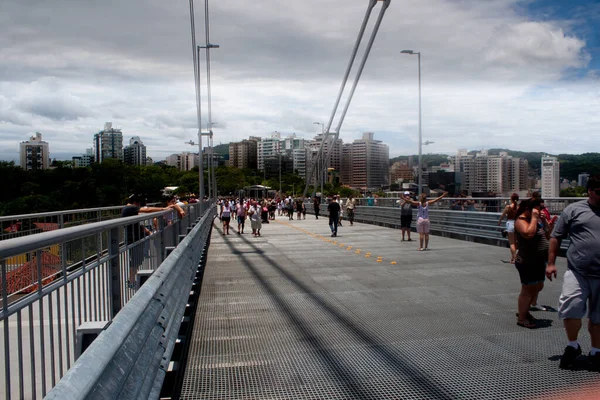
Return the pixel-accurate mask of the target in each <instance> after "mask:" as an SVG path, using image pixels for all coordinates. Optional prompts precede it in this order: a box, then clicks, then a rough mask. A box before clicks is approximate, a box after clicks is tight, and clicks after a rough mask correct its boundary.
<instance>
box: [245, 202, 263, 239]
mask: <svg viewBox="0 0 600 400" xmlns="http://www.w3.org/2000/svg"><path fill="white" fill-rule="evenodd" d="M260 214H261V206H260V204H259V203H258V202H257V201H253V202H252V205H251V206H250V208H249V209H248V216H249V217H250V226H251V227H252V235H253V236H260V229H261V228H262V223H261V220H260Z"/></svg>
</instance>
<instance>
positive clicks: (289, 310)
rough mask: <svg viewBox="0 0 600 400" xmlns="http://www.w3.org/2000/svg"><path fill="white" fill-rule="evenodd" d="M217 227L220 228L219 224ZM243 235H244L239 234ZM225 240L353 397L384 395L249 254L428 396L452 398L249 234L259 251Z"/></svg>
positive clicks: (431, 379)
mask: <svg viewBox="0 0 600 400" xmlns="http://www.w3.org/2000/svg"><path fill="white" fill-rule="evenodd" d="M215 229H217V230H219V228H217V226H215ZM236 237H238V238H240V235H236ZM223 239H224V241H225V243H226V244H227V245H228V247H229V248H230V249H231V251H232V253H233V252H235V254H237V255H238V256H239V257H240V259H241V260H242V262H243V265H244V267H246V268H247V269H248V270H249V271H250V272H251V273H252V275H253V276H254V277H255V278H256V280H257V281H258V282H259V283H260V284H261V285H262V287H263V288H264V289H265V290H266V291H267V293H268V294H269V295H271V296H272V298H273V300H274V301H275V302H276V303H277V305H278V306H279V307H280V308H281V310H283V311H284V312H285V316H286V318H288V320H289V321H290V322H291V323H292V324H293V326H294V327H295V328H296V329H297V330H298V331H299V332H300V333H301V335H302V336H303V339H304V340H305V341H306V342H307V343H311V344H312V346H313V347H314V349H315V350H316V351H315V354H316V356H317V357H319V358H320V360H321V362H322V363H323V365H324V366H325V367H327V368H328V369H329V371H331V373H332V374H333V375H335V377H336V378H338V379H339V381H340V382H341V383H343V384H344V385H345V386H346V388H347V389H348V391H349V392H350V393H351V395H352V398H357V399H358V398H361V399H380V398H381V396H380V394H377V393H372V392H370V391H368V389H367V388H365V387H363V385H362V384H361V377H360V376H359V375H358V373H357V372H356V371H354V370H353V369H352V368H351V367H350V366H349V365H347V364H346V363H345V362H344V360H342V359H340V357H339V356H338V353H337V352H336V351H335V349H332V348H328V345H327V344H326V343H325V342H324V341H323V340H321V339H320V338H319V336H318V335H317V334H316V333H315V332H314V331H313V330H311V328H310V326H307V324H305V323H304V322H303V318H302V315H301V314H300V313H298V312H297V311H295V310H294V308H293V307H292V306H291V305H290V304H289V303H288V302H287V301H286V299H285V298H284V297H283V296H281V295H280V293H279V292H278V291H277V290H276V287H275V285H273V284H272V283H271V282H269V280H268V279H266V277H265V276H263V274H261V272H260V270H259V268H258V267H257V265H256V264H255V262H253V261H252V259H250V258H248V257H247V256H246V254H258V255H260V257H261V258H262V259H263V260H264V261H265V262H266V263H267V264H268V265H270V266H271V267H272V268H273V269H274V270H276V271H277V272H279V273H280V274H281V275H282V276H284V277H285V278H286V279H288V280H289V281H290V282H292V283H293V284H294V285H295V286H296V287H297V288H298V289H300V290H301V291H302V292H303V293H305V294H307V295H308V296H310V298H311V299H312V300H313V301H314V303H315V304H317V305H318V306H319V308H320V309H321V310H323V311H324V312H326V313H327V314H328V315H329V316H330V317H331V319H332V320H333V321H336V322H337V323H339V324H340V325H341V326H343V327H344V328H345V329H346V331H347V332H349V333H350V334H351V335H352V336H353V337H354V338H356V339H357V340H359V341H360V342H362V343H364V344H365V346H368V348H369V349H370V351H371V352H372V353H373V354H374V355H375V356H376V357H377V358H379V359H380V360H381V361H382V362H383V363H384V364H385V365H386V366H387V367H388V368H390V370H392V371H395V372H396V373H397V374H398V375H399V376H401V377H403V378H405V379H407V380H409V381H410V382H411V383H412V384H413V385H414V386H415V387H419V388H420V389H421V391H422V392H423V395H424V397H425V398H430V399H434V398H435V399H451V398H452V397H451V396H450V395H449V394H448V390H446V388H444V387H443V386H442V385H440V384H439V383H438V382H436V381H435V378H433V377H432V376H430V375H428V374H427V373H425V372H424V371H422V370H419V369H418V368H416V367H415V366H414V365H411V362H410V360H408V359H407V358H404V357H403V356H402V355H401V354H398V353H397V352H394V351H393V350H392V349H391V348H390V347H389V346H386V345H385V344H384V343H383V339H382V338H381V337H379V336H378V335H377V334H375V333H373V332H371V331H369V330H368V329H365V328H363V327H361V326H359V325H357V324H356V323H355V322H353V321H352V320H351V319H349V318H348V317H346V316H344V315H343V314H340V313H339V312H338V311H337V310H336V309H335V308H334V307H333V306H332V305H330V304H329V303H328V302H327V301H326V300H325V299H323V298H321V297H320V296H319V294H318V293H315V292H313V291H311V290H310V288H308V287H307V286H306V285H305V284H303V283H302V282H301V281H299V280H298V279H297V278H296V277H295V276H294V275H292V274H290V273H289V272H288V271H286V269H285V268H284V267H283V266H282V265H281V264H280V263H278V262H277V261H275V260H274V259H273V258H271V257H269V255H268V254H266V253H265V252H264V251H263V250H262V249H259V248H258V247H257V246H256V245H255V244H254V243H253V242H252V241H250V240H248V239H247V238H246V237H244V236H241V240H242V241H243V242H244V244H245V245H246V246H248V247H249V248H251V249H254V250H255V251H254V252H252V253H245V252H241V251H239V250H237V249H236V247H235V243H233V242H232V241H231V240H230V238H229V237H227V236H223Z"/></svg>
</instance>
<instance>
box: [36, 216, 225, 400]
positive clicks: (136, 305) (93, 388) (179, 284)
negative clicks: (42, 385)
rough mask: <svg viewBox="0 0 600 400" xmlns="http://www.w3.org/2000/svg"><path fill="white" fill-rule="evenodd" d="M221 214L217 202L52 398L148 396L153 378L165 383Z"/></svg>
mask: <svg viewBox="0 0 600 400" xmlns="http://www.w3.org/2000/svg"><path fill="white" fill-rule="evenodd" d="M215 215H216V210H215V208H214V207H211V208H210V210H209V211H208V212H206V213H205V215H204V216H203V217H202V219H201V221H200V223H198V224H197V225H196V226H195V227H194V228H193V229H192V231H191V232H190V234H188V236H187V237H186V238H185V239H184V240H183V241H182V242H181V243H180V244H179V246H178V247H177V248H176V249H175V250H174V251H173V252H172V253H171V254H170V255H169V256H168V257H167V259H166V260H165V261H164V262H163V263H162V264H161V266H160V267H159V268H158V269H157V270H156V271H155V273H154V274H153V275H152V276H151V277H150V278H149V279H148V281H147V282H146V283H145V284H144V285H143V286H142V287H141V288H140V289H139V290H138V291H137V293H136V294H135V296H134V297H133V298H132V299H131V300H130V302H129V303H128V304H127V305H126V306H125V307H124V308H123V309H122V310H121V311H120V312H119V314H117V316H116V317H115V319H114V320H113V322H112V324H110V326H108V327H107V328H106V329H105V330H104V331H103V332H102V333H101V334H100V335H99V336H98V338H97V339H96V340H95V341H94V342H93V343H92V345H91V346H90V347H89V348H88V349H87V351H86V352H85V353H83V354H82V356H81V357H80V358H79V359H78V360H77V362H76V363H75V364H74V365H73V367H72V368H71V369H70V370H69V372H67V374H66V375H65V376H64V377H63V378H62V379H61V380H60V382H58V384H57V385H56V386H55V387H54V389H52V391H51V392H50V393H49V394H48V396H47V398H48V399H60V400H62V399H96V398H98V399H100V398H102V399H116V398H119V399H121V398H139V397H140V396H141V395H142V394H143V395H144V397H145V398H147V396H148V394H149V392H150V389H152V388H151V387H148V386H147V383H148V382H153V383H154V384H153V387H154V388H156V387H157V386H158V387H160V384H161V382H162V380H163V379H164V376H165V373H166V365H168V362H169V361H170V357H171V354H168V350H169V349H170V350H171V352H172V349H173V346H172V345H169V342H170V341H173V340H174V337H175V336H176V335H177V332H178V330H179V325H180V323H181V315H183V310H182V306H183V307H185V301H186V300H187V295H186V292H187V293H188V294H189V291H190V288H191V286H192V283H193V279H194V275H195V272H196V269H197V267H198V264H199V263H200V258H201V255H202V251H203V249H204V248H205V246H206V245H207V242H208V239H209V235H210V230H211V227H212V221H213V218H214V217H215ZM173 303H175V304H173ZM182 303H183V304H182ZM177 316H179V318H177ZM165 321H166V323H165ZM147 378H149V379H147ZM157 381H158V382H157ZM144 385H146V386H144ZM153 395H154V396H156V395H157V393H155V392H153Z"/></svg>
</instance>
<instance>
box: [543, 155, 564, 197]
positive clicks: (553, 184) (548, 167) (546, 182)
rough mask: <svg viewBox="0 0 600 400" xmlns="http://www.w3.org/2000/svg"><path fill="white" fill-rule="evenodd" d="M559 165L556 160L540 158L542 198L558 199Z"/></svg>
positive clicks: (545, 157)
mask: <svg viewBox="0 0 600 400" xmlns="http://www.w3.org/2000/svg"><path fill="white" fill-rule="evenodd" d="M559 181H560V163H559V162H558V158H556V157H552V156H548V155H544V156H543V157H542V197H558V196H559V195H560V186H559V184H560V182H559Z"/></svg>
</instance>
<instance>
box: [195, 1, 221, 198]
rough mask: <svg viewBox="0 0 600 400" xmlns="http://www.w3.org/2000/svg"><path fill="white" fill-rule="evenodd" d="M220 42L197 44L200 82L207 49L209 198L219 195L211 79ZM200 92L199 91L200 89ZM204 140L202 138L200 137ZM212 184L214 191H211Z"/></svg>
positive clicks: (206, 17)
mask: <svg viewBox="0 0 600 400" xmlns="http://www.w3.org/2000/svg"><path fill="white" fill-rule="evenodd" d="M207 11H208V10H207ZM205 19H206V40H207V41H208V12H207V13H206V16H205ZM219 47H220V46H219V45H218V44H212V43H207V44H206V46H197V48H196V51H197V53H198V54H197V56H196V58H197V60H198V82H200V50H202V49H206V87H207V105H208V107H207V108H208V109H207V111H208V123H207V127H208V142H209V154H208V157H209V159H208V171H209V177H208V179H209V185H208V196H209V198H210V197H212V196H214V198H216V197H217V180H216V177H215V169H214V159H213V157H214V156H213V131H212V125H213V122H212V99H211V85H210V84H211V80H210V49H218V48H219ZM198 92H199V91H198ZM200 140H202V139H200ZM211 186H212V193H211Z"/></svg>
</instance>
